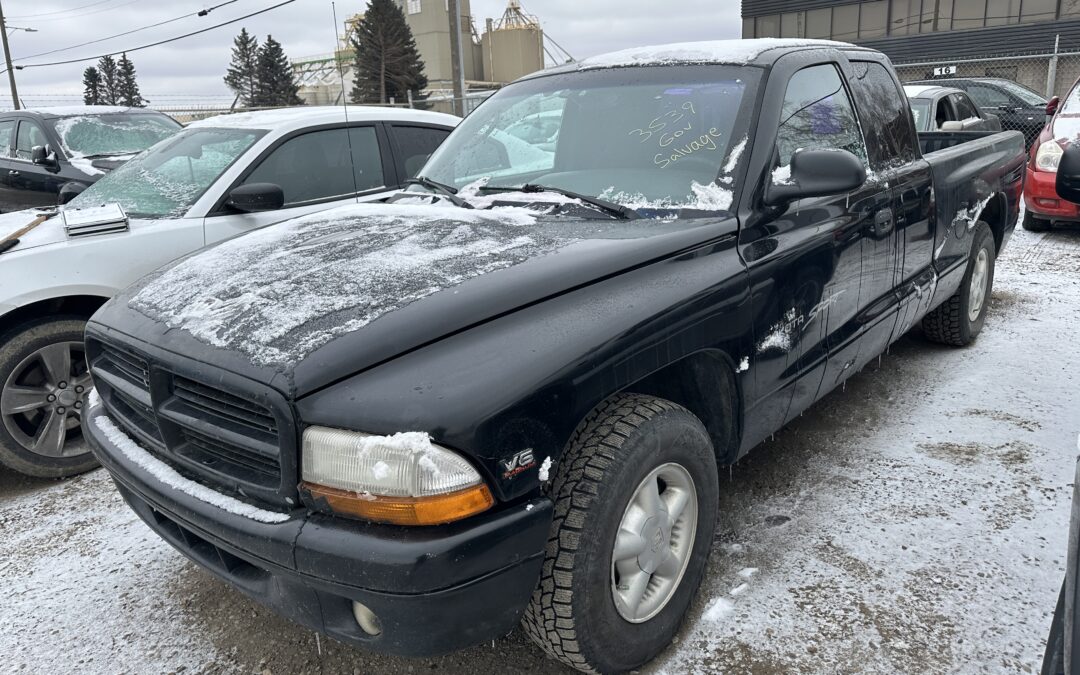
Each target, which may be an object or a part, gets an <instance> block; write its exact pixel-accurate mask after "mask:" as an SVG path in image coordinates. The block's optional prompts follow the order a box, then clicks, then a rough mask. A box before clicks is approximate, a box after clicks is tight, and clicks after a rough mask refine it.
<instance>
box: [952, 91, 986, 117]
mask: <svg viewBox="0 0 1080 675" xmlns="http://www.w3.org/2000/svg"><path fill="white" fill-rule="evenodd" d="M949 98H950V99H952V102H953V105H954V106H955V107H956V118H957V119H959V120H966V119H971V118H972V117H979V116H980V115H979V111H978V110H976V109H975V106H974V105H972V104H971V99H969V98H968V97H967V96H964V95H963V94H952V95H951V96H949Z"/></svg>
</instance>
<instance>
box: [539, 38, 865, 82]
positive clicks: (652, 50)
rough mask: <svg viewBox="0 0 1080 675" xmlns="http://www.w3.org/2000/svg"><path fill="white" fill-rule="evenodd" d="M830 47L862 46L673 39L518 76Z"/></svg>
mask: <svg viewBox="0 0 1080 675" xmlns="http://www.w3.org/2000/svg"><path fill="white" fill-rule="evenodd" d="M811 47H833V48H836V49H844V50H852V49H860V50H865V49H866V48H865V47H859V46H857V45H853V44H851V43H849V42H837V41H834V40H803V39H795V38H757V39H753V40H709V41H705V42H676V43H672V44H666V45H651V46H647V47H631V48H630V49H622V50H620V51H617V52H609V53H607V54H598V55H597V56H590V57H589V58H587V59H583V60H581V61H578V62H576V63H568V64H565V65H561V66H556V67H554V68H548V69H547V70H542V71H540V72H538V73H535V74H534V75H527V76H525V77H524V78H522V79H529V78H532V77H537V76H542V75H551V74H554V73H564V72H572V71H575V70H593V69H598V68H625V67H630V66H665V65H690V64H705V63H715V64H720V65H739V66H742V65H747V64H749V63H752V62H754V61H757V60H758V59H759V58H760V57H761V56H763V55H764V54H765V53H766V52H769V51H772V50H791V49H799V48H802V49H805V48H811Z"/></svg>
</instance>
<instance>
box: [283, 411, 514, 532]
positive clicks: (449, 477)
mask: <svg viewBox="0 0 1080 675" xmlns="http://www.w3.org/2000/svg"><path fill="white" fill-rule="evenodd" d="M301 471H302V478H303V483H302V485H301V488H302V489H303V490H304V491H305V492H306V493H307V496H308V497H309V498H310V499H312V500H313V501H314V502H315V503H316V504H317V505H318V504H325V506H326V508H328V509H330V510H331V511H334V512H336V513H341V514H344V515H350V516H355V517H357V518H363V519H365V520H372V521H376V522H382V523H396V524H398V525H437V524H440V523H448V522H451V521H454V520H460V519H462V518H467V517H468V516H472V515H475V514H477V513H480V512H481V511H485V510H487V509H488V508H490V507H491V505H492V504H494V503H495V500H494V498H493V497H492V496H491V491H490V490H488V488H487V486H486V485H484V482H483V479H482V478H481V477H480V474H479V473H477V471H476V469H474V468H473V467H472V465H470V464H469V463H468V462H467V461H465V459H464V458H462V457H461V456H459V455H457V454H456V453H454V452H451V451H450V450H447V449H446V448H443V447H440V446H438V445H435V444H434V443H432V442H431V438H430V437H429V436H428V435H427V434H426V433H423V432H407V433H399V434H394V435H393V436H372V435H369V434H363V433H359V432H356V431H343V430H341V429H330V428H327V427H309V428H308V429H306V430H305V431H304V439H303V449H302V462H301Z"/></svg>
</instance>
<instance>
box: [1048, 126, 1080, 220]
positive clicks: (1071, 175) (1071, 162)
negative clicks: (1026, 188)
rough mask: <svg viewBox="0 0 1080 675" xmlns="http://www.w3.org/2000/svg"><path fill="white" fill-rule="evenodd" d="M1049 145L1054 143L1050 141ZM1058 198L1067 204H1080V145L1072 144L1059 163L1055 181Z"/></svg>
mask: <svg viewBox="0 0 1080 675" xmlns="http://www.w3.org/2000/svg"><path fill="white" fill-rule="evenodd" d="M1047 142H1048V143H1054V142H1055V141H1053V140H1050V141H1047ZM1054 187H1055V188H1056V189H1057V193H1058V197H1061V198H1062V199H1064V200H1065V201H1067V202H1072V203H1073V204H1080V145H1077V144H1076V143H1070V144H1069V145H1068V146H1066V147H1065V152H1064V153H1062V155H1061V161H1059V162H1058V170H1057V178H1056V179H1055V180H1054Z"/></svg>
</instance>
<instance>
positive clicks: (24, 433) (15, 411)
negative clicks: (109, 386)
mask: <svg viewBox="0 0 1080 675" xmlns="http://www.w3.org/2000/svg"><path fill="white" fill-rule="evenodd" d="M85 326H86V319H83V318H80V317H72V316H67V317H56V318H46V319H37V320H34V321H29V322H27V323H24V324H22V325H21V326H18V327H17V328H15V329H14V330H12V331H10V332H8V333H6V334H4V335H3V336H0V464H3V465H4V466H7V467H9V468H11V469H14V470H15V471H18V472H20V473H24V474H27V475H29V476H37V477H40V478H63V477H66V476H73V475H75V474H78V473H82V472H84V471H89V470H90V469H93V468H94V467H96V466H97V465H98V462H97V460H96V459H95V458H94V455H93V454H91V453H90V448H89V446H88V445H87V444H86V441H85V440H83V438H82V433H81V428H80V422H81V417H82V411H83V410H85V408H86V399H87V397H88V396H89V394H90V390H91V389H92V388H93V384H92V383H91V382H90V375H89V373H88V370H87V367H86V360H85V356H84V353H85V352H84V351H83V346H82V345H83V330H84V328H85ZM50 397H51V400H49V399H50ZM39 399H40V400H39Z"/></svg>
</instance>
